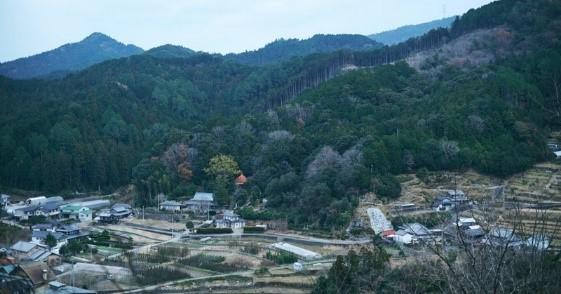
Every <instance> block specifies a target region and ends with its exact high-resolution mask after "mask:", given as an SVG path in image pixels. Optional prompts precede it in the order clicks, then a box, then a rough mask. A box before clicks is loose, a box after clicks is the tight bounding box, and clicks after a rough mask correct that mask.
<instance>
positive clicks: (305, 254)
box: [269, 242, 321, 260]
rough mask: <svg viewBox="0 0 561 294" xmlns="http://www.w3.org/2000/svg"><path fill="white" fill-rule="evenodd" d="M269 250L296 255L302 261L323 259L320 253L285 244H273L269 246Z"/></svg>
mask: <svg viewBox="0 0 561 294" xmlns="http://www.w3.org/2000/svg"><path fill="white" fill-rule="evenodd" d="M269 248H271V249H273V250H277V251H284V252H288V253H291V254H294V255H296V256H297V257H298V258H300V259H302V260H314V259H320V258H321V255H320V254H319V253H316V252H313V251H310V250H308V249H304V248H301V247H298V246H294V245H292V244H289V243H284V242H278V243H274V244H271V245H269Z"/></svg>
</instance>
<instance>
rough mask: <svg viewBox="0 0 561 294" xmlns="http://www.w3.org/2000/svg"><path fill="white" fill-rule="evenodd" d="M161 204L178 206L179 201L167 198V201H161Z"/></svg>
mask: <svg viewBox="0 0 561 294" xmlns="http://www.w3.org/2000/svg"><path fill="white" fill-rule="evenodd" d="M161 205H168V206H180V205H181V203H179V202H177V201H175V200H167V201H164V202H162V204H161Z"/></svg>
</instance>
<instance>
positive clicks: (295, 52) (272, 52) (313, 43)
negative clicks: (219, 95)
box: [226, 34, 382, 65]
mask: <svg viewBox="0 0 561 294" xmlns="http://www.w3.org/2000/svg"><path fill="white" fill-rule="evenodd" d="M380 47H382V44H381V43H378V42H376V41H374V40H372V39H369V38H368V37H366V36H362V35H343V34H341V35H314V36H313V37H311V38H309V39H304V40H299V39H279V40H276V41H274V42H272V43H269V44H267V45H265V47H263V48H261V49H258V50H255V51H248V52H243V53H239V54H228V55H226V58H227V59H230V60H233V61H236V62H240V63H243V64H253V65H264V64H273V63H278V62H282V61H286V60H289V59H290V58H291V57H295V56H306V55H310V54H314V53H327V52H334V51H338V50H355V51H358V50H372V49H376V48H380Z"/></svg>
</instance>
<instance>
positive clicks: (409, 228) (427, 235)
mask: <svg viewBox="0 0 561 294" xmlns="http://www.w3.org/2000/svg"><path fill="white" fill-rule="evenodd" d="M399 229H400V230H402V231H404V232H406V233H408V234H411V235H413V236H414V237H416V238H418V239H420V240H422V239H432V232H431V231H430V230H429V229H427V227H425V226H423V225H421V224H420V223H409V224H404V225H402V226H400V227H399Z"/></svg>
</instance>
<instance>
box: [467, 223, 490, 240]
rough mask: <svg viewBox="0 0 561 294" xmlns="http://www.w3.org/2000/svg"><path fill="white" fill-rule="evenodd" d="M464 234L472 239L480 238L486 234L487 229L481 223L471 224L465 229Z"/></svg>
mask: <svg viewBox="0 0 561 294" xmlns="http://www.w3.org/2000/svg"><path fill="white" fill-rule="evenodd" d="M464 234H465V235H466V237H468V238H470V239H478V238H481V237H484V236H485V231H484V230H483V228H482V227H481V226H480V225H471V226H468V227H467V228H466V229H465V230H464Z"/></svg>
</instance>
